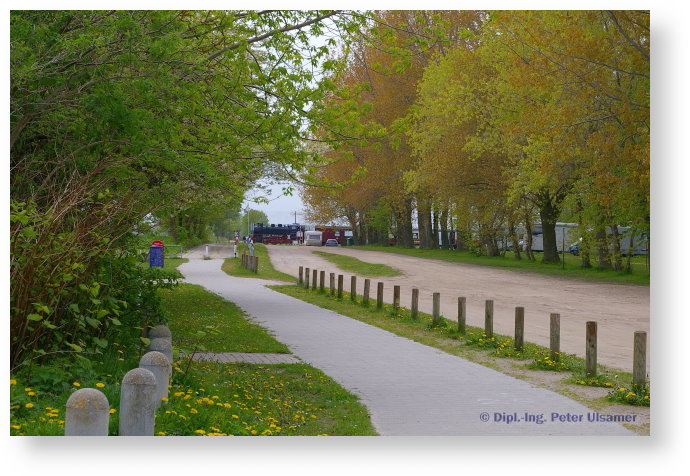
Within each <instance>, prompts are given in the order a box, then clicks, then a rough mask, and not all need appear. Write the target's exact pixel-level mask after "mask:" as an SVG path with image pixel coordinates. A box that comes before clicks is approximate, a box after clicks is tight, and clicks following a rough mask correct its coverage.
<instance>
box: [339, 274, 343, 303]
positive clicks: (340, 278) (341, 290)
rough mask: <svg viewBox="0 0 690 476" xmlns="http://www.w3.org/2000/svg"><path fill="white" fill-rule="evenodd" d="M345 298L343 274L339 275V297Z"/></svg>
mask: <svg viewBox="0 0 690 476" xmlns="http://www.w3.org/2000/svg"><path fill="white" fill-rule="evenodd" d="M342 298H343V275H342V274H339V275H338V299H342Z"/></svg>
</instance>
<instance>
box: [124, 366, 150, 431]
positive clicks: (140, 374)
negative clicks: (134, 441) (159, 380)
mask: <svg viewBox="0 0 690 476" xmlns="http://www.w3.org/2000/svg"><path fill="white" fill-rule="evenodd" d="M156 392H157V390H156V377H155V376H154V375H153V373H151V371H150V370H146V369H141V368H136V369H132V370H130V371H129V372H127V373H126V374H125V376H124V377H123V379H122V388H121V390H120V436H153V429H154V424H155V420H156V408H157V400H158V399H157V398H156Z"/></svg>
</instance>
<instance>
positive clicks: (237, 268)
mask: <svg viewBox="0 0 690 476" xmlns="http://www.w3.org/2000/svg"><path fill="white" fill-rule="evenodd" d="M242 253H249V249H248V248H247V245H245V244H244V243H240V244H239V245H237V258H226V259H225V260H224V261H223V265H222V266H221V269H222V270H223V271H224V272H225V273H227V274H228V275H230V276H237V277H239V278H261V279H273V280H276V281H285V282H290V283H293V282H295V278H294V277H293V276H290V275H289V274H286V273H281V272H280V271H276V269H275V268H273V265H271V260H270V258H269V257H268V250H267V249H266V245H264V244H262V243H255V244H254V253H255V255H256V256H258V257H259V269H258V271H257V272H256V273H253V272H251V271H249V270H248V269H245V268H243V267H242V264H241V263H242V258H241V256H242Z"/></svg>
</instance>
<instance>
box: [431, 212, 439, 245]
mask: <svg viewBox="0 0 690 476" xmlns="http://www.w3.org/2000/svg"><path fill="white" fill-rule="evenodd" d="M432 216H433V222H432V223H433V226H432V227H431V246H433V247H434V249H438V208H437V207H436V206H434V208H433V213H432Z"/></svg>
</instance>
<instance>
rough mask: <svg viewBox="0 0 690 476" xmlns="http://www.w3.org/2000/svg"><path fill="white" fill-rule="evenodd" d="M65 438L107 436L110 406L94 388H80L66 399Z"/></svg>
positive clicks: (104, 397)
mask: <svg viewBox="0 0 690 476" xmlns="http://www.w3.org/2000/svg"><path fill="white" fill-rule="evenodd" d="M66 407H67V409H66V411H65V436H108V423H109V422H110V405H109V404H108V398H107V397H106V396H105V395H104V394H103V392H101V391H100V390H96V389H95V388H82V389H80V390H77V391H76V392H74V393H73V394H72V395H70V397H69V398H68V399H67V405H66Z"/></svg>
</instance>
